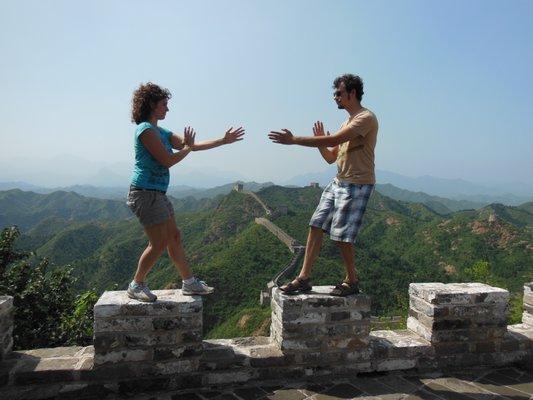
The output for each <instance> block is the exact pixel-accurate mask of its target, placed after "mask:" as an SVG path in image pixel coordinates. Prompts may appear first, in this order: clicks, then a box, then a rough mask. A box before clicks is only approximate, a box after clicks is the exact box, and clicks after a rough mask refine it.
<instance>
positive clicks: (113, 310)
mask: <svg viewBox="0 0 533 400" xmlns="http://www.w3.org/2000/svg"><path fill="white" fill-rule="evenodd" d="M153 292H154V294H155V295H156V296H157V301H155V302H153V303H145V302H141V301H138V300H134V299H130V298H129V297H128V296H127V294H126V292H125V291H108V292H104V294H103V295H102V296H101V297H100V299H98V302H97V303H96V304H95V306H94V317H95V319H96V318H101V317H102V318H107V317H115V316H126V315H128V316H157V315H164V316H169V315H183V314H189V313H192V314H197V313H201V312H202V299H201V298H200V296H185V295H183V294H181V290H154V291H153Z"/></svg>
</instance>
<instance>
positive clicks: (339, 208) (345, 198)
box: [309, 178, 374, 243]
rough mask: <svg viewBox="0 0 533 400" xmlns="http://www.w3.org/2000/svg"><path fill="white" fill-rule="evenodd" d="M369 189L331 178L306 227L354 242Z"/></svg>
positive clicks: (370, 190)
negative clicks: (312, 227)
mask: <svg viewBox="0 0 533 400" xmlns="http://www.w3.org/2000/svg"><path fill="white" fill-rule="evenodd" d="M373 189H374V185H358V184H355V183H348V182H341V181H339V180H338V179H337V178H335V179H334V180H333V182H331V183H330V184H329V185H328V186H326V188H325V189H324V192H322V197H321V198H320V203H318V207H317V208H316V210H315V213H314V214H313V216H312V217H311V221H309V226H314V227H316V228H320V229H322V230H323V231H324V232H326V233H327V234H328V235H329V237H330V238H331V240H335V241H337V242H350V243H355V238H356V237H357V233H358V232H359V229H360V228H361V222H362V221H363V214H364V213H365V210H366V204H367V203H368V199H369V198H370V195H371V194H372V190H373Z"/></svg>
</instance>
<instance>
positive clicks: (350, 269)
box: [336, 242, 359, 283]
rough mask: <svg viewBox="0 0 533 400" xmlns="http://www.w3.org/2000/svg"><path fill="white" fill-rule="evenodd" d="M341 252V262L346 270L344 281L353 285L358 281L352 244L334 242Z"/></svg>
mask: <svg viewBox="0 0 533 400" xmlns="http://www.w3.org/2000/svg"><path fill="white" fill-rule="evenodd" d="M336 243H337V246H339V250H340V251H341V256H342V261H343V262H344V267H345V268H346V278H345V281H347V282H350V283H355V282H358V281H359V278H358V276H357V275H358V274H357V269H356V267H355V247H354V245H353V244H352V243H347V242H336Z"/></svg>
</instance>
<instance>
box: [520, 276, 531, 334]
mask: <svg viewBox="0 0 533 400" xmlns="http://www.w3.org/2000/svg"><path fill="white" fill-rule="evenodd" d="M522 322H523V323H524V324H527V325H530V326H533V282H529V283H526V284H525V285H524V312H523V313H522Z"/></svg>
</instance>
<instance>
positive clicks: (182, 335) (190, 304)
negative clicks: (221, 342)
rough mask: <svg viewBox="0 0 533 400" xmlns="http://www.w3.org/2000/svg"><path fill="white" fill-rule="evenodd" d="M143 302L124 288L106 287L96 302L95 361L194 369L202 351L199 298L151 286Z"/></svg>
mask: <svg viewBox="0 0 533 400" xmlns="http://www.w3.org/2000/svg"><path fill="white" fill-rule="evenodd" d="M154 293H155V294H156V295H157V298H158V299H157V301H156V302H154V303H143V302H140V301H137V300H132V299H130V298H128V296H127V295H126V292H125V291H118V292H104V294H103V295H102V297H100V299H99V300H98V302H97V303H96V305H95V306H94V351H95V355H94V364H95V366H97V367H98V366H101V365H107V366H109V365H117V364H123V363H130V362H133V363H143V364H146V366H148V367H151V368H152V369H153V370H154V371H155V373H163V374H166V373H181V372H192V371H195V370H197V369H198V365H199V357H200V355H201V353H202V309H203V305H202V300H201V298H200V297H199V296H184V295H182V294H181V290H155V291H154Z"/></svg>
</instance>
